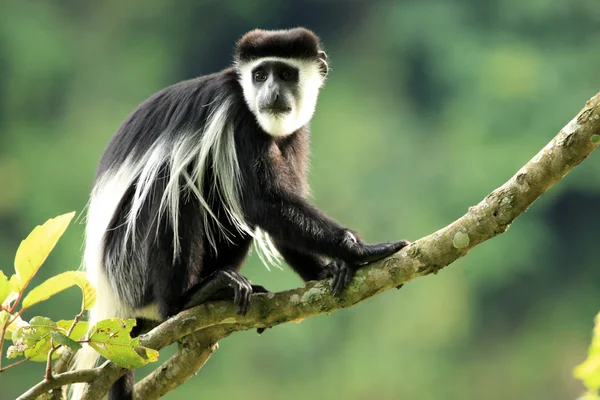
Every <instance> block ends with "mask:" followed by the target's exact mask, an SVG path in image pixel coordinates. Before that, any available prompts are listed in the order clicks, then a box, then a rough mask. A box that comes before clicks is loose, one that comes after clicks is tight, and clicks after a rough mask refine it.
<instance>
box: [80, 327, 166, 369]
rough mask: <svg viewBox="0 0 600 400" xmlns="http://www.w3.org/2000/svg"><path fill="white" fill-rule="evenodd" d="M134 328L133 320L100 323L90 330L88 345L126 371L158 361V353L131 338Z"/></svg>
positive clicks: (136, 339)
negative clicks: (126, 369)
mask: <svg viewBox="0 0 600 400" xmlns="http://www.w3.org/2000/svg"><path fill="white" fill-rule="evenodd" d="M134 326H135V320H134V319H127V320H123V319H120V318H112V319H107V320H104V321H100V322H98V323H97V324H96V325H95V326H94V327H92V329H91V330H90V334H89V340H88V344H89V345H90V346H91V347H92V348H94V349H95V350H96V351H97V352H98V353H100V354H101V355H102V356H104V357H105V358H107V359H109V360H111V361H112V362H114V363H115V364H117V365H119V366H121V367H124V368H128V369H134V368H138V367H141V366H142V365H145V364H147V363H149V362H153V361H156V360H158V351H156V350H152V349H149V348H147V347H142V346H140V345H139V339H138V338H135V339H132V338H131V336H130V334H131V329H132V328H133V327H134Z"/></svg>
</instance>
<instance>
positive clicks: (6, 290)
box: [0, 271, 12, 304]
mask: <svg viewBox="0 0 600 400" xmlns="http://www.w3.org/2000/svg"><path fill="white" fill-rule="evenodd" d="M11 292H12V288H11V285H10V281H9V280H8V278H7V277H6V275H4V272H3V271H0V304H2V303H4V300H6V299H7V298H8V295H10V293H11Z"/></svg>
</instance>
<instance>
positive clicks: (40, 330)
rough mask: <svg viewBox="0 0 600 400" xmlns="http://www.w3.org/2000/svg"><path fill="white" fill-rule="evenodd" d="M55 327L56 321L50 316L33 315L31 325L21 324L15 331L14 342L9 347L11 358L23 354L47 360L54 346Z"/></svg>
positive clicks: (30, 357)
mask: <svg viewBox="0 0 600 400" xmlns="http://www.w3.org/2000/svg"><path fill="white" fill-rule="evenodd" d="M55 329H56V323H55V322H53V321H52V320H51V319H50V318H46V317H33V318H32V319H31V320H30V321H29V325H22V326H19V327H18V328H17V329H16V330H15V331H13V333H12V341H13V343H14V344H13V346H10V347H9V352H10V356H9V358H14V357H17V356H23V357H27V358H29V359H31V360H32V361H46V358H47V355H48V352H49V351H50V349H51V348H52V343H51V340H50V339H51V338H52V332H53V331H54V330H55ZM7 356H8V355H7Z"/></svg>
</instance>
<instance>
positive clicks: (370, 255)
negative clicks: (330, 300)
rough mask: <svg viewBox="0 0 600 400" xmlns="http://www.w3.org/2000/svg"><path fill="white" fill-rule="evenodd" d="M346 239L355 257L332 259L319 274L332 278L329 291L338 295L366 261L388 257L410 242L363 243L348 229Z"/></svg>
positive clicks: (370, 261) (321, 276)
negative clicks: (350, 258) (351, 258)
mask: <svg viewBox="0 0 600 400" xmlns="http://www.w3.org/2000/svg"><path fill="white" fill-rule="evenodd" d="M346 240H350V241H352V243H351V245H350V246H351V247H352V248H353V249H354V251H355V252H356V257H354V258H353V260H352V261H349V260H335V261H332V262H331V263H329V264H327V265H326V266H325V268H324V269H323V271H322V272H321V275H320V278H321V279H326V278H333V281H332V282H331V292H332V293H333V295H334V296H337V295H339V294H340V293H341V292H342V290H344V288H345V287H346V286H347V285H348V283H350V281H351V280H352V278H353V277H354V273H355V272H356V270H357V269H359V268H361V267H362V266H364V265H366V264H368V263H372V262H375V261H379V260H381V259H383V258H386V257H389V256H391V255H392V254H394V253H396V252H398V251H400V249H402V248H403V247H406V246H407V245H408V244H409V243H410V242H408V241H406V240H400V241H398V242H387V243H377V244H365V243H364V242H362V241H361V240H360V239H358V238H357V236H356V234H354V233H352V232H350V231H348V234H347V239H346Z"/></svg>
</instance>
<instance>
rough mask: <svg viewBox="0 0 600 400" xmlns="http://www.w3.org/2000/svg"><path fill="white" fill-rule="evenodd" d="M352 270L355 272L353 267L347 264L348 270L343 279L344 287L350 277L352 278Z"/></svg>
mask: <svg viewBox="0 0 600 400" xmlns="http://www.w3.org/2000/svg"><path fill="white" fill-rule="evenodd" d="M354 272H356V270H355V269H354V267H351V266H349V267H348V272H347V273H346V279H344V287H346V286H348V284H349V283H350V281H351V280H352V278H354Z"/></svg>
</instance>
